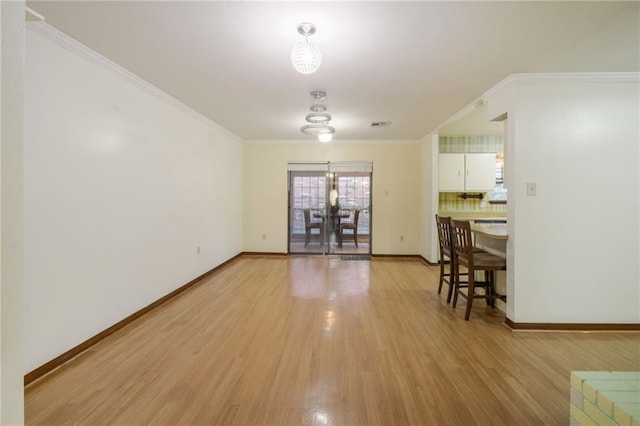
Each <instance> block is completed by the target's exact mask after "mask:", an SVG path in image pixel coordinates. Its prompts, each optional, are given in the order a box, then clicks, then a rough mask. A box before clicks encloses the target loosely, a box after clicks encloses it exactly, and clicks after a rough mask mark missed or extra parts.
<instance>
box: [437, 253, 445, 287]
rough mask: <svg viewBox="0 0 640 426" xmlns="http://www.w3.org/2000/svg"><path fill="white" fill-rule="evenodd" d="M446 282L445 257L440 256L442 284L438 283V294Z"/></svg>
mask: <svg viewBox="0 0 640 426" xmlns="http://www.w3.org/2000/svg"><path fill="white" fill-rule="evenodd" d="M443 282H444V257H443V256H440V282H439V283H438V294H440V292H441V291H442V283H443Z"/></svg>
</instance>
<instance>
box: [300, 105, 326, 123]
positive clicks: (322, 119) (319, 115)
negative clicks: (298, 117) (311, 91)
mask: <svg viewBox="0 0 640 426" xmlns="http://www.w3.org/2000/svg"><path fill="white" fill-rule="evenodd" d="M310 109H311V111H313V112H311V113H309V114H307V116H306V117H305V119H306V120H307V122H309V123H312V124H327V123H329V122H330V121H331V114H329V113H328V112H325V111H326V110H327V107H326V106H325V105H322V104H313V105H311V108H310Z"/></svg>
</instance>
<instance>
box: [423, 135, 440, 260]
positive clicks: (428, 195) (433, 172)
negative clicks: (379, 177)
mask: <svg viewBox="0 0 640 426" xmlns="http://www.w3.org/2000/svg"><path fill="white" fill-rule="evenodd" d="M438 139H439V135H438V134H437V133H435V134H430V135H427V136H426V137H424V138H423V139H422V236H423V238H422V241H421V246H420V255H421V256H422V257H424V258H425V259H427V260H428V261H429V262H433V263H437V262H438V256H439V254H438V242H437V241H438V235H437V230H436V221H435V214H436V213H437V212H438V194H439V193H438V179H437V176H438Z"/></svg>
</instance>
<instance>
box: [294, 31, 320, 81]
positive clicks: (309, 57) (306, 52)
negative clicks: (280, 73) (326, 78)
mask: <svg viewBox="0 0 640 426" xmlns="http://www.w3.org/2000/svg"><path fill="white" fill-rule="evenodd" d="M298 32H299V33H300V34H301V35H303V36H304V39H302V40H298V41H297V42H296V44H294V45H293V50H292V51H291V64H292V65H293V68H294V69H295V70H296V71H298V72H299V73H302V74H313V73H314V72H316V71H318V68H320V63H321V62H322V54H321V53H320V49H319V48H318V46H317V45H316V44H315V43H314V42H312V41H311V40H309V36H310V35H313V34H315V33H316V27H315V25H313V24H311V23H309V22H303V23H301V24H298Z"/></svg>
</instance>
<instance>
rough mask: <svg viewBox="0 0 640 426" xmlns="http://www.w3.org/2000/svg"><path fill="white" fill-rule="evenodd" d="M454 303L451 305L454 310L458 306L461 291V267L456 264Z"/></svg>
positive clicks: (454, 269) (454, 267)
mask: <svg viewBox="0 0 640 426" xmlns="http://www.w3.org/2000/svg"><path fill="white" fill-rule="evenodd" d="M453 271H454V272H453V284H451V285H452V286H453V303H452V304H451V307H452V308H454V309H455V308H456V305H457V304H458V292H459V291H460V266H459V265H458V264H457V263H456V264H455V265H454V266H453Z"/></svg>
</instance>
